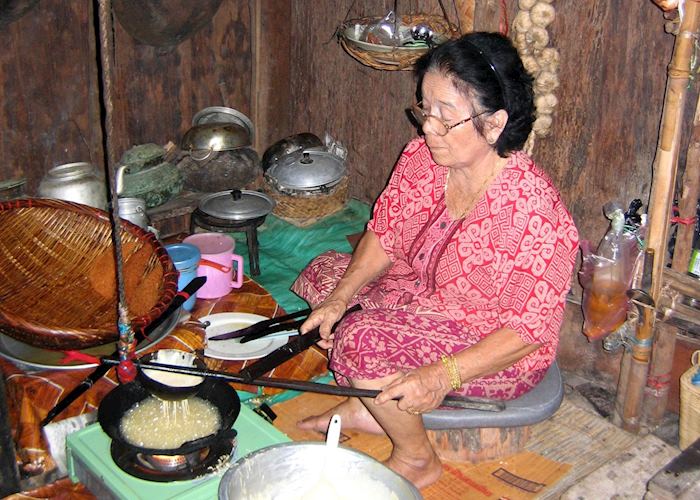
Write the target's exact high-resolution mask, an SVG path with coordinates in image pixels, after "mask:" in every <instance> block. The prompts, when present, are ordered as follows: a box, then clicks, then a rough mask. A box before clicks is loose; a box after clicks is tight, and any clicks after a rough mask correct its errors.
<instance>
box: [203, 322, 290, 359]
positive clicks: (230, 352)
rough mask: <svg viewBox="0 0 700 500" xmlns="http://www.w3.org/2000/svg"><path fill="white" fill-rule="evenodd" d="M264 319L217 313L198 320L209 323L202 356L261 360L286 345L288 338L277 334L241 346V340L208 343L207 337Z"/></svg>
mask: <svg viewBox="0 0 700 500" xmlns="http://www.w3.org/2000/svg"><path fill="white" fill-rule="evenodd" d="M266 319H268V318H266V317H265V316H260V315H259V314H248V313H217V314H210V315H209V316H204V317H203V318H199V321H202V322H203V321H208V322H209V326H208V327H207V328H206V330H205V331H206V334H205V338H206V339H207V341H206V346H205V348H204V355H205V356H208V357H210V358H218V359H227V360H233V361H241V360H246V359H257V358H262V357H263V356H265V355H266V354H269V353H270V352H272V351H274V350H275V349H277V348H278V347H282V346H283V345H284V344H286V343H287V340H288V337H287V336H279V334H275V336H274V337H270V338H265V337H263V338H261V339H258V340H253V341H251V342H246V343H245V344H241V339H229V340H213V341H211V342H209V337H213V336H214V335H219V334H221V333H226V332H232V331H234V330H239V329H241V328H245V327H246V326H250V325H252V324H254V323H257V322H258V321H263V320H266ZM295 333H297V332H295Z"/></svg>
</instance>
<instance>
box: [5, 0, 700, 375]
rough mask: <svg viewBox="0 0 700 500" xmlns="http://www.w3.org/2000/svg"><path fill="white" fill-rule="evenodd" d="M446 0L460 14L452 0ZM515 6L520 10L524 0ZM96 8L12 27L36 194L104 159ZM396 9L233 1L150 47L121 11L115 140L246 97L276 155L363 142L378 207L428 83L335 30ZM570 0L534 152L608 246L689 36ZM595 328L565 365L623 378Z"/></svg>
mask: <svg viewBox="0 0 700 500" xmlns="http://www.w3.org/2000/svg"><path fill="white" fill-rule="evenodd" d="M171 1H174V2H175V3H178V2H179V1H180V0H171ZM443 2H444V4H445V5H446V6H447V8H448V10H449V11H450V13H452V12H454V5H453V3H452V1H449V0H443ZM475 3H476V9H475V26H476V29H484V30H494V29H498V25H499V20H500V19H501V15H502V13H501V12H500V6H501V1H500V0H476V2H475ZM505 3H506V5H507V6H508V19H509V20H512V19H513V16H514V14H515V12H516V9H517V2H516V1H515V0H506V2H505ZM398 4H399V9H400V11H402V10H406V11H418V10H421V11H426V12H431V13H436V12H439V8H438V2H437V1H436V0H411V1H409V0H406V1H403V0H402V1H399V3H398ZM94 5H96V3H95V2H94V0H82V1H74V2H64V1H62V0H42V1H41V2H38V3H37V4H36V6H35V7H34V8H33V9H32V10H30V11H29V12H28V13H27V14H26V15H25V16H24V17H22V18H20V19H19V20H17V21H15V22H13V23H10V24H9V25H7V26H5V27H3V29H2V30H0V46H2V47H8V48H9V50H4V51H0V160H1V161H0V181H2V180H7V179H10V178H13V177H18V176H26V177H27V178H28V179H29V185H28V192H29V194H34V192H35V189H36V186H37V184H38V181H39V179H40V178H41V176H42V175H43V174H44V172H46V171H47V170H48V169H49V168H50V167H52V166H54V165H57V164H60V163H65V162H69V161H80V160H89V161H93V162H95V163H98V164H99V163H100V162H101V158H102V135H101V130H100V122H99V99H98V98H99V95H98V87H97V74H98V66H97V64H96V55H95V50H96V48H95V47H96V45H95V33H94V30H93V12H92V9H93V6H94ZM393 5H394V2H393V0H334V1H322V2H319V1H316V0H295V1H293V2H292V1H291V0H224V1H223V3H222V5H221V7H220V8H219V10H218V12H217V13H216V16H215V17H214V19H213V20H212V22H211V23H208V24H207V25H205V26H204V27H203V28H202V29H201V30H200V31H198V32H197V33H195V34H194V35H193V36H192V37H191V38H189V39H187V40H185V41H183V42H181V43H180V44H179V45H177V46H176V47H174V48H171V49H159V48H156V47H151V46H148V45H143V44H141V43H138V42H137V41H135V40H134V39H133V38H131V36H130V35H129V34H128V33H127V32H126V31H125V30H124V28H123V27H122V26H121V25H120V24H119V22H118V20H117V21H116V22H115V52H114V56H115V74H114V83H115V94H116V97H115V102H114V104H115V111H114V129H115V150H116V151H117V152H118V154H121V152H122V151H123V150H125V149H126V148H128V147H130V146H132V145H134V144H139V143H143V142H156V143H160V144H163V143H165V142H167V141H170V140H172V141H176V142H177V141H178V140H179V138H180V137H181V135H182V134H183V133H184V132H185V131H186V129H187V128H188V127H189V123H190V120H191V117H192V115H193V114H194V113H195V112H196V111H197V110H199V109H201V108H203V107H206V106H211V105H226V106H231V107H234V108H237V109H239V110H241V111H242V112H244V113H246V114H248V115H249V116H251V118H253V119H254V123H255V124H256V128H257V135H258V138H257V141H256V146H257V149H258V151H259V152H260V153H262V152H263V150H264V148H265V147H267V146H268V145H270V144H272V143H273V142H274V141H276V140H278V139H280V138H282V137H284V136H286V135H289V134H292V133H297V132H313V133H316V134H318V135H320V136H323V134H324V133H325V132H328V133H330V134H331V135H332V136H333V137H335V138H336V139H337V140H339V141H341V142H342V143H343V144H345V145H346V146H347V147H348V149H349V159H348V166H349V170H350V173H351V192H352V195H353V196H354V197H356V198H358V199H360V200H363V201H365V202H373V201H374V199H375V198H376V196H377V195H378V193H379V192H380V190H381V189H382V187H383V186H384V184H385V182H386V180H387V178H388V175H389V172H390V170H391V168H392V166H393V164H394V162H395V160H396V158H397V157H398V155H399V153H400V151H401V149H402V147H403V145H404V144H405V143H406V142H407V141H408V140H409V139H410V138H411V137H412V136H413V135H414V133H415V130H414V129H413V127H412V126H411V125H410V123H409V121H408V120H407V119H406V115H405V109H406V107H407V106H408V105H409V104H410V102H411V100H412V99H413V97H414V93H415V90H416V89H415V84H414V81H413V76H412V75H411V73H410V72H403V71H379V70H375V69H372V68H369V67H367V66H364V65H362V64H361V63H359V62H358V61H356V60H354V59H353V58H351V57H350V56H349V55H348V54H346V53H345V52H344V51H343V49H342V48H341V47H340V45H339V44H338V43H337V40H336V39H335V37H334V32H335V29H336V27H337V26H338V25H339V24H340V23H341V22H342V21H343V20H344V19H346V18H349V17H359V16H367V15H377V14H383V13H386V12H387V11H388V10H389V9H391V8H392V7H393ZM554 5H555V7H556V9H557V18H556V20H555V22H554V24H553V25H552V26H551V28H550V35H551V38H552V40H553V45H554V46H555V47H556V48H558V49H559V51H560V53H561V67H560V74H559V77H560V80H561V86H560V87H559V89H558V90H557V92H556V94H557V96H558V98H559V106H558V108H557V111H556V116H555V119H554V125H553V131H552V134H551V136H550V137H548V138H545V139H540V140H538V141H537V143H536V147H535V153H534V156H535V158H536V160H537V161H538V162H539V163H540V164H541V165H542V166H543V168H545V169H546V170H547V171H548V172H550V174H551V175H552V177H553V179H554V180H555V182H556V184H557V185H558V186H559V187H560V190H561V192H562V195H563V197H564V199H565V200H566V202H567V204H568V206H569V208H570V210H571V212H572V214H573V216H574V219H575V220H576V223H577V226H578V228H579V230H580V233H581V237H582V238H585V239H590V240H592V241H594V242H597V241H599V240H600V238H601V237H602V236H603V234H604V232H605V230H606V228H607V224H608V223H607V220H606V219H605V218H604V217H603V214H602V206H603V205H604V204H605V203H606V202H607V201H610V200H618V201H620V202H622V203H623V204H625V205H626V204H627V203H629V201H631V199H633V198H636V197H639V198H641V199H642V200H643V201H645V202H646V200H647V197H648V194H649V188H650V183H651V179H652V172H651V165H652V162H653V157H654V152H655V148H656V142H657V134H658V126H659V121H660V117H661V107H662V103H663V95H664V88H665V83H666V66H667V64H668V62H669V60H670V55H671V51H672V48H673V43H674V37H673V36H671V35H668V34H666V33H664V31H663V23H664V19H663V16H662V13H661V11H660V10H659V9H658V8H656V7H655V6H654V5H653V3H652V2H649V1H644V2H640V1H639V0H611V1H608V2H588V1H586V2H582V1H580V0H557V1H556V2H554ZM692 91H693V92H692V95H691V97H690V98H689V100H688V102H689V103H693V104H694V102H695V99H696V92H695V88H693V89H692ZM692 107H693V106H689V108H692ZM692 111H693V109H689V110H688V119H687V120H686V122H687V124H688V127H689V126H690V124H691V123H692V120H691V118H692ZM686 142H687V141H683V144H685V143H686ZM681 152H682V157H684V148H682V151H681ZM576 293H577V295H580V289H578V288H576ZM580 330H581V317H580V309H579V308H578V307H577V306H575V305H573V306H571V307H569V310H568V318H567V326H566V328H565V330H564V334H563V335H562V345H561V352H562V358H563V365H564V366H565V367H569V368H571V367H575V368H576V369H578V370H580V371H581V372H582V373H583V374H586V375H590V374H596V373H602V377H603V378H607V379H608V380H609V381H614V379H615V377H616V371H617V369H618V364H619V363H618V359H617V357H616V356H611V355H609V354H605V353H602V352H601V348H600V345H599V343H592V344H589V343H588V342H587V341H586V339H585V337H584V336H583V335H582V334H581V333H580Z"/></svg>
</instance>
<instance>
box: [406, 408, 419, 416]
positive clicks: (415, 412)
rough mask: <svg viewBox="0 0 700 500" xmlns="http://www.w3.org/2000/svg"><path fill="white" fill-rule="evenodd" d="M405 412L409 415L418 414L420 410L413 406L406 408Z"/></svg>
mask: <svg viewBox="0 0 700 500" xmlns="http://www.w3.org/2000/svg"><path fill="white" fill-rule="evenodd" d="M406 413H408V414H410V415H420V412H419V411H418V410H414V409H413V408H408V409H406Z"/></svg>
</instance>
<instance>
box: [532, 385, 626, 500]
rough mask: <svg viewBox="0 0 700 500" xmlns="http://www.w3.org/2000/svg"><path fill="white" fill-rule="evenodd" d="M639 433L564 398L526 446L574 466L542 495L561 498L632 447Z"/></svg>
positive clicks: (535, 430) (536, 426) (535, 426)
mask: <svg viewBox="0 0 700 500" xmlns="http://www.w3.org/2000/svg"><path fill="white" fill-rule="evenodd" d="M638 439H639V436H636V435H634V434H631V433H629V432H627V431H625V430H623V429H621V428H619V427H616V426H615V425H613V424H612V423H610V422H608V421H607V420H605V419H604V418H602V417H600V416H599V415H596V414H594V413H591V412H590V411H586V410H584V409H582V408H579V407H577V406H575V405H574V404H573V403H572V402H570V401H568V400H567V399H566V398H564V401H563V402H562V405H561V407H560V408H559V410H558V411H557V412H556V413H555V414H554V415H553V416H552V417H551V418H549V419H548V420H545V421H544V422H541V423H539V424H537V425H534V426H533V427H532V429H531V433H530V439H529V440H528V442H527V445H526V449H527V450H528V451H531V452H533V453H537V454H538V455H540V456H543V457H546V458H548V459H550V460H554V461H557V462H562V463H567V464H570V465H571V469H570V470H569V471H568V473H567V474H566V475H565V476H564V477H563V478H561V479H560V480H559V481H558V482H557V483H556V484H555V485H554V486H553V487H551V488H549V489H548V490H547V491H545V492H543V493H542V494H541V495H540V497H539V498H542V499H549V498H559V496H560V495H561V493H562V492H563V491H566V490H567V489H568V488H569V487H570V486H572V485H573V484H575V483H576V482H578V481H580V480H581V479H582V478H583V477H585V476H587V475H588V474H589V473H591V472H593V471H594V470H596V469H597V468H599V467H600V466H602V465H604V464H605V463H607V462H608V461H609V460H611V459H613V458H614V457H616V456H617V455H619V454H620V453H622V452H623V451H624V450H626V449H627V448H629V447H630V446H632V445H633V444H634V443H635V442H636V441H637V440H638Z"/></svg>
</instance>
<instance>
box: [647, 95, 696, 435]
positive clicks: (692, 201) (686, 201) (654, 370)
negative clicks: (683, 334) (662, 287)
mask: <svg viewBox="0 0 700 500" xmlns="http://www.w3.org/2000/svg"><path fill="white" fill-rule="evenodd" d="M681 186H682V191H681V198H680V201H679V204H678V214H679V216H680V217H681V218H686V219H690V218H693V217H694V216H695V214H696V206H697V201H698V197H700V99H698V100H697V102H696V105H695V116H694V117H693V131H692V133H691V137H690V144H689V145H688V153H687V155H686V161H685V172H684V174H683V182H681ZM694 233H695V225H694V224H690V225H686V224H679V225H678V229H677V231H676V245H675V247H674V250H673V260H672V261H671V268H672V269H673V270H675V271H677V272H679V273H685V272H686V271H687V269H688V263H689V262H690V254H691V251H692V248H693V235H694ZM665 274H667V273H665ZM664 282H666V280H664ZM695 287H696V288H697V287H698V284H697V281H695ZM677 334H678V328H677V327H676V326H673V325H670V324H664V325H660V326H659V328H658V329H657V332H656V342H655V344H654V350H653V356H652V359H651V365H650V367H649V377H648V379H647V388H646V398H645V400H644V414H645V418H646V420H647V423H648V425H649V426H650V427H656V426H658V425H659V424H660V423H661V420H662V419H663V416H664V413H665V412H666V406H667V404H668V393H669V389H670V381H671V370H672V368H673V358H674V354H675V351H676V335H677Z"/></svg>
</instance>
